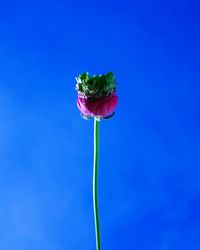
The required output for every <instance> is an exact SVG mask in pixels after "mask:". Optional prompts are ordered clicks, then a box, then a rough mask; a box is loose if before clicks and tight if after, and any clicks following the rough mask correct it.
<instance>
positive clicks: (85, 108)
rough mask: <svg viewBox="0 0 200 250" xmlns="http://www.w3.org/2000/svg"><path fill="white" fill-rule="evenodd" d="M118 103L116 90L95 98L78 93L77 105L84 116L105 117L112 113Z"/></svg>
mask: <svg viewBox="0 0 200 250" xmlns="http://www.w3.org/2000/svg"><path fill="white" fill-rule="evenodd" d="M117 104H118V97H117V95H116V91H114V92H113V93H112V94H110V95H108V96H101V97H96V98H91V97H83V96H81V95H78V100H77V106H78V108H79V110H80V111H81V113H82V114H83V115H86V116H100V117H106V116H108V115H110V114H112V113H113V112H114V110H115V108H116V106H117Z"/></svg>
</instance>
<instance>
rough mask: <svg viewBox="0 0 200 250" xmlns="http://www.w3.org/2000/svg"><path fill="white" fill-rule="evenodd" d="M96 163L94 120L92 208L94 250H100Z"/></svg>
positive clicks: (96, 132)
mask: <svg viewBox="0 0 200 250" xmlns="http://www.w3.org/2000/svg"><path fill="white" fill-rule="evenodd" d="M98 161H99V121H98V120H97V118H96V117H95V118H94V166H93V206H94V221H95V234H96V250H101V244H100V228H99V214H98Z"/></svg>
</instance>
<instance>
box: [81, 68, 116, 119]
mask: <svg viewBox="0 0 200 250" xmlns="http://www.w3.org/2000/svg"><path fill="white" fill-rule="evenodd" d="M76 81H77V84H76V90H77V92H78V100H77V106H78V108H79V110H80V111H81V113H82V116H83V117H84V118H86V119H90V118H92V117H93V116H95V117H98V118H100V119H103V118H108V117H110V116H112V115H113V114H114V110H115V108H116V106H117V103H118V97H117V95H116V81H115V78H114V75H113V73H112V72H109V73H108V74H107V75H100V76H96V75H94V76H93V77H90V76H89V73H83V74H81V75H79V77H77V78H76Z"/></svg>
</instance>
